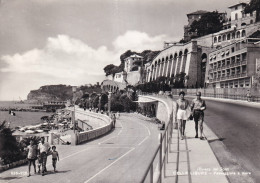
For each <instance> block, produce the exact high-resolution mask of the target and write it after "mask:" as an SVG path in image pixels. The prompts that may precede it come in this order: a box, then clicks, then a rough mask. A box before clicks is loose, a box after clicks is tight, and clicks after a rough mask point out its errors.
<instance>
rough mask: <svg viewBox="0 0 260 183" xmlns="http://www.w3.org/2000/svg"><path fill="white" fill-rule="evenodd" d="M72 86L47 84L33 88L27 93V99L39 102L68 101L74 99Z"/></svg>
mask: <svg viewBox="0 0 260 183" xmlns="http://www.w3.org/2000/svg"><path fill="white" fill-rule="evenodd" d="M72 96H73V94H72V86H67V85H46V86H42V87H40V88H39V89H38V90H32V91H30V93H29V94H28V95H27V100H29V101H37V102H47V101H66V100H69V99H72Z"/></svg>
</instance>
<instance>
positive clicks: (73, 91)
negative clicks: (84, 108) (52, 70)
mask: <svg viewBox="0 0 260 183" xmlns="http://www.w3.org/2000/svg"><path fill="white" fill-rule="evenodd" d="M76 90H77V87H76V86H73V87H72V94H73V115H72V120H73V121H72V122H73V132H74V133H75V128H76V123H75V118H76V115H75V112H76V109H75V103H76V96H75V92H76Z"/></svg>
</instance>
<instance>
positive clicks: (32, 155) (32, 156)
mask: <svg viewBox="0 0 260 183" xmlns="http://www.w3.org/2000/svg"><path fill="white" fill-rule="evenodd" d="M27 149H28V155H27V159H28V162H29V164H28V165H29V167H28V168H29V175H28V177H30V176H31V174H30V173H31V165H32V164H33V167H34V173H36V166H35V160H36V158H37V156H36V155H37V147H36V145H34V143H33V140H30V145H29V146H28V147H27Z"/></svg>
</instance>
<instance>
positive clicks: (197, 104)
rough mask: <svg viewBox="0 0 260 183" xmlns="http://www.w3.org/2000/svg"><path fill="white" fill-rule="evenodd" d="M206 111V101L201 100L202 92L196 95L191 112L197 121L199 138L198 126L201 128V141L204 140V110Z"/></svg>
mask: <svg viewBox="0 0 260 183" xmlns="http://www.w3.org/2000/svg"><path fill="white" fill-rule="evenodd" d="M205 109H206V104H205V101H204V100H202V99H201V92H197V93H196V98H195V99H193V100H192V102H191V111H192V112H193V117H194V121H195V130H196V136H195V138H198V126H199V127H200V139H201V140H203V136H202V133H203V122H204V110H205Z"/></svg>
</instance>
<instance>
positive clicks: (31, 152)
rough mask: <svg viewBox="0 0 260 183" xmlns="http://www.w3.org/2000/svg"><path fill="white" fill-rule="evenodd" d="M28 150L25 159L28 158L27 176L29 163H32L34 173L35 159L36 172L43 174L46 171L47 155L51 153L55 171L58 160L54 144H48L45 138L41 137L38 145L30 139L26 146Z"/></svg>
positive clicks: (29, 167)
mask: <svg viewBox="0 0 260 183" xmlns="http://www.w3.org/2000/svg"><path fill="white" fill-rule="evenodd" d="M26 149H27V150H28V154H27V159H28V169H29V174H28V177H30V176H31V165H32V164H33V167H34V173H35V174H36V165H35V161H37V164H38V173H39V174H40V173H41V174H42V176H44V175H45V173H46V172H47V169H46V163H47V157H48V155H52V165H53V168H54V172H56V163H57V160H59V153H58V151H57V150H56V146H52V147H51V146H50V144H49V143H48V142H45V138H44V137H41V140H40V143H39V144H38V145H36V144H34V141H33V140H31V141H30V145H29V146H27V148H26ZM41 166H42V171H41Z"/></svg>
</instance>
